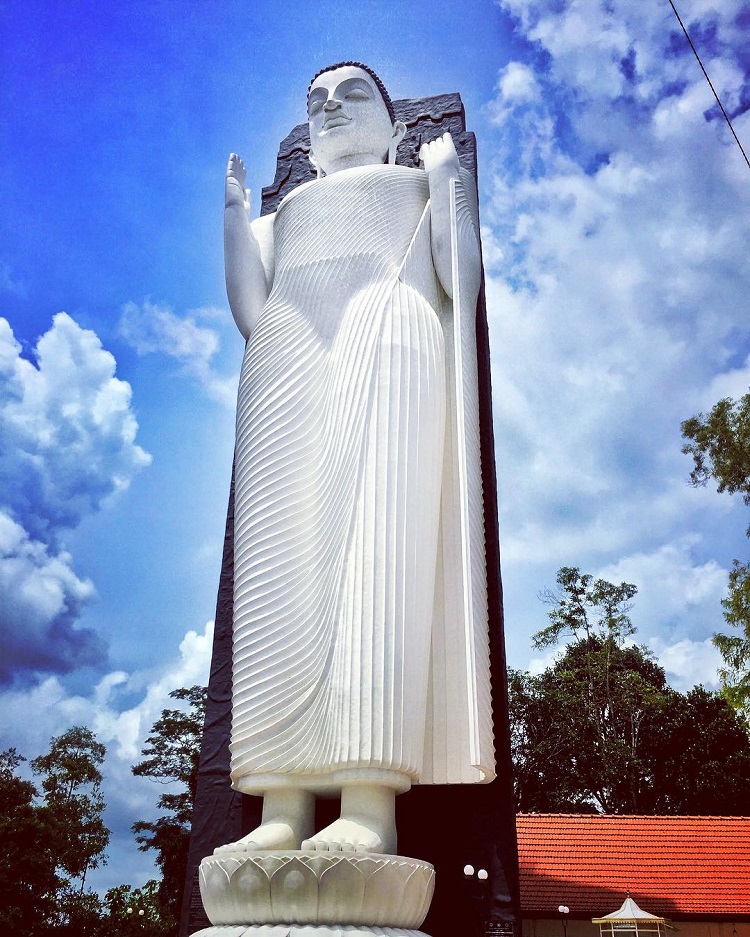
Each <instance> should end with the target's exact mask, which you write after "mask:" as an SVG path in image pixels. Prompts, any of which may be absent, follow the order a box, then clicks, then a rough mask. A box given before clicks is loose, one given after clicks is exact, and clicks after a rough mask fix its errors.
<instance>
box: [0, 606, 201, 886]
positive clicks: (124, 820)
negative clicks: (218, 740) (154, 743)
mask: <svg viewBox="0 0 750 937" xmlns="http://www.w3.org/2000/svg"><path fill="white" fill-rule="evenodd" d="M212 640H213V622H212V621H210V622H207V624H206V625H205V626H204V628H203V629H202V630H201V631H196V630H190V631H188V632H187V633H186V634H185V635H184V637H183V639H182V641H181V642H180V645H179V650H178V653H177V654H176V655H175V656H174V657H173V658H172V659H171V660H168V661H166V662H165V663H164V664H163V665H162V666H160V667H158V668H155V669H154V670H152V671H148V672H145V671H144V672H136V673H126V672H124V671H112V672H110V673H108V674H106V675H105V676H104V677H102V678H101V679H100V680H99V682H98V683H97V684H96V685H95V686H94V687H93V688H92V689H91V691H90V692H89V693H87V694H85V695H83V694H81V695H79V694H75V693H71V692H70V691H68V690H67V689H66V688H65V686H64V684H63V683H62V682H61V681H60V680H59V678H58V677H56V676H50V677H47V678H46V679H43V680H41V681H39V682H38V683H37V684H36V685H35V686H33V687H31V688H11V689H6V690H5V691H0V736H2V738H3V744H4V745H6V746H11V745H12V746H14V747H16V748H17V749H18V751H19V752H21V753H22V754H23V755H24V756H25V757H26V758H29V759H31V758H34V757H35V756H36V755H40V754H42V753H44V752H45V751H46V750H47V748H48V745H49V741H50V739H51V738H52V737H53V736H55V735H59V734H60V733H62V732H65V731H66V730H67V729H69V728H70V727H71V726H73V725H86V726H88V727H89V728H90V729H91V730H92V731H93V732H95V733H96V736H97V738H98V739H99V741H100V742H102V743H103V744H104V745H105V746H106V748H107V755H106V758H105V762H104V770H103V773H104V785H103V787H104V796H105V800H106V803H107V810H106V813H105V822H106V823H107V824H108V826H109V827H110V828H111V829H112V831H113V842H112V844H111V850H114V849H116V850H117V853H118V863H117V865H116V866H115V867H114V868H112V869H108V868H105V869H103V870H99V871H97V873H96V874H95V876H94V878H93V879H92V884H93V886H94V887H95V888H99V889H102V890H104V889H106V888H109V887H111V886H113V885H116V884H118V883H120V882H122V881H123V880H124V881H130V882H134V883H137V882H143V881H145V880H146V879H147V878H149V877H154V873H153V861H152V858H151V857H150V856H146V857H144V856H143V855H142V854H141V853H139V852H137V850H136V844H135V840H134V838H133V836H132V833H131V830H130V827H131V824H132V823H133V822H134V821H135V820H137V819H146V820H151V819H154V818H155V816H156V809H155V807H156V800H157V798H158V796H159V795H160V794H161V793H163V789H159V790H155V789H154V786H153V784H152V782H150V781H149V779H146V778H135V777H133V774H132V772H131V767H132V765H133V764H134V763H135V762H136V761H137V760H138V759H139V758H140V752H141V749H142V748H143V745H144V742H145V740H146V737H147V735H148V734H149V731H150V729H151V726H152V725H153V723H154V722H155V721H156V720H157V719H158V718H159V715H160V714H161V711H162V709H165V708H170V709H179V708H180V707H181V706H183V705H184V704H183V703H181V702H180V701H178V700H171V699H170V698H169V693H170V692H171V691H172V690H174V689H177V688H178V687H183V686H193V685H196V684H198V685H205V684H206V683H207V682H208V673H209V668H210V660H211V647H212ZM29 713H33V714H34V718H33V719H29V718H28V714H29ZM124 869H125V870H126V871H124Z"/></svg>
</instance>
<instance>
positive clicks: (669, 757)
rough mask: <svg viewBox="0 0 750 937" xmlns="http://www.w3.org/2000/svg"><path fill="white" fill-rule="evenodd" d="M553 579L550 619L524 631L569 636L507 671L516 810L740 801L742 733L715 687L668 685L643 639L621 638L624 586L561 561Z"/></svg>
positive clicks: (739, 806) (729, 809)
mask: <svg viewBox="0 0 750 937" xmlns="http://www.w3.org/2000/svg"><path fill="white" fill-rule="evenodd" d="M557 583H558V590H557V591H556V592H554V593H551V592H547V593H544V595H543V598H544V600H545V601H548V602H553V607H552V609H551V611H550V613H549V618H550V620H551V623H552V624H551V626H548V627H547V628H545V629H542V630H541V631H540V632H537V634H536V635H535V636H534V641H535V644H536V646H550V645H551V644H552V643H553V641H554V640H555V639H556V638H557V639H561V638H563V637H569V638H572V641H571V642H570V643H569V644H568V645H567V646H566V647H565V649H564V652H563V653H562V655H561V657H560V658H559V659H558V660H557V661H556V662H555V663H554V664H552V665H551V666H550V667H547V668H546V669H545V670H544V671H543V672H542V673H540V674H538V675H531V674H527V673H519V672H513V671H512V672H511V674H510V681H509V691H510V693H509V696H510V716H511V742H512V749H513V760H514V765H515V790H516V799H517V807H518V809H520V810H522V811H535V812H603V813H646V814H654V813H682V814H685V813H704V814H738V813H743V812H746V810H747V803H748V802H750V739H749V738H748V736H747V733H746V732H745V731H744V728H743V726H742V724H741V722H740V721H739V719H738V717H737V715H736V713H735V712H734V711H733V710H732V708H731V707H730V706H729V705H728V704H727V702H726V700H724V699H723V698H722V697H721V696H719V695H718V694H716V693H709V692H707V691H706V690H704V689H703V688H702V687H696V688H695V689H693V690H691V691H690V693H687V694H682V693H678V692H677V691H676V690H673V689H672V688H671V687H669V686H668V685H667V682H666V677H665V674H664V671H663V669H662V668H661V667H660V666H659V665H658V663H657V662H656V661H655V660H654V659H653V657H652V655H651V654H650V653H649V652H648V650H647V649H646V648H643V647H638V646H635V645H632V644H626V643H625V641H626V640H627V639H628V638H629V637H630V636H631V635H632V634H633V633H635V627H634V626H633V624H632V621H631V620H630V618H629V616H628V614H627V609H628V607H629V606H628V603H629V602H630V600H631V599H632V598H634V597H635V595H636V592H637V590H636V588H635V586H633V585H632V584H629V583H620V584H619V585H615V584H613V583H608V582H606V581H605V580H596V581H594V580H593V579H592V577H590V576H587V575H583V574H581V573H580V571H579V570H578V569H577V568H575V567H564V568H563V569H561V570H560V572H559V573H558V578H557ZM561 623H563V624H562V625H561ZM553 629H556V633H555V632H554V631H553Z"/></svg>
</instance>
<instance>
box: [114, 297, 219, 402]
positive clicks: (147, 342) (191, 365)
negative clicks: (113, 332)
mask: <svg viewBox="0 0 750 937" xmlns="http://www.w3.org/2000/svg"><path fill="white" fill-rule="evenodd" d="M221 315H223V317H224V318H226V317H227V316H228V313H226V312H222V310H218V309H216V308H215V307H206V308H205V309H191V310H189V312H188V313H187V315H185V316H177V315H175V313H174V312H173V311H172V309H171V308H170V307H168V306H160V305H157V304H156V303H151V302H149V301H148V300H146V301H145V302H144V303H143V304H142V305H140V306H139V305H137V304H136V303H133V302H129V303H126V304H125V306H124V307H123V310H122V315H121V316H120V326H119V327H120V334H121V335H122V336H123V338H125V340H126V341H128V342H129V343H130V344H131V345H132V346H133V347H134V348H135V350H136V351H137V352H138V354H139V355H146V354H154V353H160V354H164V355H168V356H169V357H171V358H175V359H176V360H177V361H179V362H180V364H181V365H182V367H183V369H184V371H185V372H186V373H187V374H189V375H191V376H192V377H194V378H196V379H197V380H198V381H199V383H200V384H201V386H202V387H203V388H204V390H205V391H206V393H207V394H208V395H209V397H211V398H212V399H213V400H216V401H217V402H218V403H221V404H223V405H224V406H227V407H234V405H235V403H236V397H237V376H236V375H230V376H229V377H225V376H222V375H220V374H218V373H217V372H216V370H215V367H214V359H215V358H216V355H217V353H218V351H219V348H220V338H219V333H218V332H217V331H216V329H212V328H207V327H206V326H204V325H200V324H199V323H198V321H197V320H198V319H201V318H202V319H205V320H208V321H216V320H217V319H219V317H220V316H221Z"/></svg>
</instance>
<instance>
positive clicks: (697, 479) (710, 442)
mask: <svg viewBox="0 0 750 937" xmlns="http://www.w3.org/2000/svg"><path fill="white" fill-rule="evenodd" d="M681 430H682V435H683V437H684V438H685V440H687V441H686V443H685V445H684V446H683V447H682V451H683V452H684V453H686V454H687V455H691V456H692V457H693V469H692V471H691V473H690V481H691V483H692V484H693V485H696V486H697V485H705V484H707V483H708V482H709V481H711V480H713V481H715V482H716V488H717V491H719V492H722V491H726V492H728V493H729V494H737V493H739V494H741V495H742V499H743V501H744V502H745V504H746V505H748V506H750V393H747V394H745V395H744V396H743V397H741V398H740V399H739V400H737V401H735V400H732V399H731V398H725V399H723V400H720V401H719V402H718V403H717V404H715V405H714V407H713V408H712V409H711V411H710V413H709V414H708V415H707V416H706V415H704V414H702V413H699V414H698V416H694V417H691V418H690V419H688V420H685V421H684V422H683V423H682V424H681ZM747 534H748V536H750V527H748V530H747ZM722 605H723V607H724V618H725V619H726V622H727V624H728V625H730V626H731V627H732V628H735V629H737V631H739V632H740V633H739V634H729V635H727V634H716V635H714V639H713V640H714V644H715V645H716V647H717V648H718V649H719V652H720V653H721V656H722V658H723V659H724V664H725V667H724V668H723V670H722V671H721V677H722V682H723V685H724V695H725V696H726V698H727V699H728V700H729V702H730V703H731V704H732V705H733V706H734V707H735V708H736V709H738V710H740V711H741V712H742V713H743V714H744V716H745V719H746V720H747V721H748V724H750V562H748V563H741V562H740V561H739V560H734V563H733V567H732V570H731V572H730V574H729V590H728V593H727V597H726V598H725V599H724V600H723V601H722Z"/></svg>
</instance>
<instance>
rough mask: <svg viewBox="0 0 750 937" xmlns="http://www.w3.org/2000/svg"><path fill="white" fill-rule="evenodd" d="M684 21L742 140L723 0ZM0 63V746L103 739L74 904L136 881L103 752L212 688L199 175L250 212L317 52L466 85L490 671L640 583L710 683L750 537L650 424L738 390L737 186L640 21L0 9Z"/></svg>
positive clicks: (744, 341)
mask: <svg viewBox="0 0 750 937" xmlns="http://www.w3.org/2000/svg"><path fill="white" fill-rule="evenodd" d="M678 9H679V10H680V12H681V14H682V16H683V19H684V20H685V22H686V23H688V25H689V27H690V29H691V31H692V32H693V35H694V38H695V39H696V41H697V42H698V45H699V49H700V51H701V54H702V55H703V57H704V62H705V64H706V66H707V68H708V70H709V73H710V74H711V77H712V80H713V82H714V85H715V86H716V87H717V89H718V91H719V93H720V95H721V96H722V100H723V102H724V104H725V106H726V107H727V109H728V110H729V111H730V113H732V114H734V115H735V127H736V130H737V133H738V135H739V137H740V139H741V140H742V141H743V143H744V145H745V148H746V149H750V116H749V115H748V112H747V108H748V106H749V105H750V50H748V44H747V41H746V39H747V31H748V26H750V7H748V5H747V3H744V4H743V3H742V2H740V0H716V2H713V3H712V2H708V0H689V2H688V0H682V2H681V3H679V4H678ZM0 47H1V48H2V50H3V51H2V55H0V204H2V206H3V210H2V212H0V320H2V321H0V627H1V628H2V632H1V634H2V638H1V640H2V648H1V650H0V681H1V682H0V747H3V748H5V747H7V746H10V745H15V746H16V747H17V748H18V749H19V750H20V751H21V752H23V753H24V754H26V755H28V756H29V757H33V756H34V755H36V754H38V753H39V752H41V751H43V750H44V748H45V746H46V745H47V743H48V741H49V738H50V736H52V735H53V734H56V733H59V732H61V731H63V730H65V729H66V728H68V727H69V726H70V725H71V724H73V723H76V722H85V723H87V724H88V725H90V726H91V728H93V729H95V730H96V731H97V732H98V734H99V737H100V739H101V740H102V741H103V742H105V744H106V745H107V746H108V749H109V755H108V759H107V781H106V784H107V797H108V802H109V811H108V815H107V819H108V822H109V824H110V826H111V827H112V829H113V831H114V834H115V835H114V838H113V842H112V846H111V848H110V856H111V861H110V865H109V866H108V867H107V868H105V869H104V870H103V871H101V872H100V873H98V875H97V879H96V882H95V884H96V885H97V886H99V887H107V886H109V885H110V884H115V883H118V882H121V881H129V882H132V883H133V884H141V883H142V881H144V880H145V878H147V877H148V876H149V875H150V874H151V865H150V859H149V857H147V856H143V855H141V854H139V853H137V851H136V849H135V844H134V840H133V837H132V835H131V834H130V832H129V826H130V824H131V823H132V822H133V821H134V820H136V819H139V818H148V817H150V816H153V804H154V802H155V800H156V798H157V796H158V794H159V793H160V790H159V789H158V788H156V787H155V786H154V785H152V784H151V783H150V782H149V781H148V780H146V779H133V778H131V777H130V773H129V766H130V765H131V764H132V763H133V761H134V760H136V758H137V756H138V751H139V749H140V747H141V745H142V743H143V739H144V738H145V735H146V734H147V732H148V729H149V727H150V725H151V723H152V722H153V721H154V719H155V718H156V717H157V716H158V714H159V712H160V710H161V708H162V707H163V706H165V705H167V703H168V700H167V694H168V692H169V690H171V689H173V688H175V687H178V686H183V685H189V684H191V683H196V682H203V681H205V680H206V679H207V672H208V659H209V651H210V633H211V624H210V623H211V618H212V616H213V612H214V602H215V596H216V587H217V583H218V574H219V565H220V557H221V544H222V538H223V527H224V514H225V510H226V501H227V494H228V484H229V476H230V470H231V458H232V445H233V397H234V394H235V390H236V382H237V377H238V370H239V363H240V359H241V354H242V346H241V340H240V337H239V335H238V333H236V330H235V328H234V325H233V323H232V321H231V317H230V315H229V311H228V307H227V303H226V296H225V293H224V284H223V262H222V186H223V174H224V167H225V164H226V158H227V154H228V153H229V152H230V151H232V150H236V151H238V152H239V153H241V154H242V155H243V156H244V158H245V162H246V164H247V165H248V167H249V177H250V178H249V185H250V186H251V188H252V189H253V192H254V193H257V196H259V193H260V187H261V186H262V185H267V184H268V183H270V181H271V180H272V178H273V175H274V167H275V154H276V150H277V147H278V143H279V141H280V140H281V139H282V138H283V137H284V136H285V135H286V133H287V132H288V131H289V129H291V127H292V126H293V125H294V124H296V123H298V122H299V121H301V120H302V119H303V117H304V96H305V92H306V88H307V84H308V81H309V79H310V77H311V76H312V75H313V74H314V73H315V72H316V71H317V70H318V69H319V68H320V67H322V66H324V65H327V64H330V63H331V62H334V61H338V60H341V59H359V60H362V61H365V62H367V63H369V64H371V65H372V66H373V67H374V68H375V69H376V70H377V71H378V72H379V73H380V74H381V75H382V77H383V79H384V80H385V82H386V84H387V85H388V87H389V89H390V91H391V93H392V95H393V96H394V97H416V96H425V95H430V94H438V93H442V92H446V91H460V92H461V94H462V97H463V99H464V103H465V106H466V112H467V120H468V124H469V127H470V129H473V130H474V131H475V132H476V134H477V137H478V143H479V161H480V196H481V211H482V221H483V227H484V231H483V237H484V249H485V264H486V272H487V295H488V305H489V316H490V328H491V340H492V355H493V389H494V398H495V434H496V439H497V462H498V474H499V479H498V484H499V492H500V515H501V516H500V524H501V545H502V551H503V579H504V584H505V590H506V619H507V643H508V653H509V659H510V663H511V664H512V665H513V666H516V667H529V666H531V667H539V666H542V664H543V663H544V661H543V660H541V659H540V658H539V656H538V655H537V654H535V652H533V651H532V649H531V647H530V641H529V637H530V635H531V634H532V633H533V632H534V631H536V630H538V629H539V628H541V627H542V626H543V625H544V623H545V613H546V610H545V607H544V606H543V605H542V604H541V603H540V601H539V600H538V598H537V596H538V593H539V592H540V591H541V590H543V589H545V588H546V587H549V586H552V585H553V584H554V579H555V572H556V570H557V569H558V568H559V567H560V566H563V565H577V566H580V567H581V568H582V569H584V570H586V571H588V572H591V573H594V574H596V575H602V576H604V577H606V578H609V579H613V580H617V581H620V580H622V579H625V580H627V581H630V582H634V583H635V584H636V585H637V586H638V587H639V596H638V598H637V600H636V603H635V606H634V608H633V611H632V616H633V620H634V622H635V624H636V625H637V627H638V629H639V633H638V638H639V639H640V640H641V641H643V642H644V643H646V644H648V645H649V646H650V647H651V648H652V649H653V651H654V652H655V653H656V654H657V656H658V658H659V660H660V662H661V663H662V665H663V666H665V667H666V669H667V673H668V677H669V679H670V681H671V682H672V683H673V685H675V686H676V687H679V688H681V689H684V688H687V687H689V686H691V685H692V684H693V683H697V682H703V683H705V684H706V685H707V686H709V687H713V686H715V685H716V667H717V657H716V654H715V652H714V651H713V649H712V648H711V646H710V640H709V639H710V636H711V634H712V633H713V632H714V631H715V630H717V629H719V628H721V626H722V618H721V608H720V600H721V597H722V595H723V594H724V591H725V585H726V577H727V573H728V570H729V568H730V566H731V561H732V559H733V558H734V557H738V558H741V559H745V558H746V556H747V542H746V540H745V538H744V530H745V528H746V526H747V516H746V509H745V508H744V507H743V506H742V504H741V503H734V502H733V501H732V500H731V499H730V498H728V497H727V496H719V495H717V494H716V493H715V492H713V491H712V490H710V489H704V490H693V489H691V488H690V487H689V486H688V485H687V484H686V479H687V475H688V473H689V469H690V464H689V460H688V459H687V458H686V457H685V456H683V455H681V454H680V445H681V440H680V432H679V424H680V421H681V420H682V419H684V418H686V417H688V416H690V415H692V414H694V413H696V412H698V411H700V410H703V411H705V410H707V409H708V408H709V407H710V406H711V405H712V403H713V402H714V401H715V400H717V399H719V398H720V397H722V396H739V395H740V394H742V393H745V392H746V391H747V389H748V385H750V358H749V355H750V317H749V316H748V311H749V310H748V306H749V305H750V303H749V300H750V261H749V260H748V257H749V256H750V255H748V250H747V245H748V235H749V234H750V212H749V211H748V203H749V201H750V200H749V198H748V192H749V191H750V170H748V167H747V165H746V164H745V162H744V160H743V158H742V155H741V154H740V152H739V150H738V149H737V147H736V146H735V145H734V143H733V141H732V140H731V137H730V135H729V131H728V129H727V128H726V126H725V125H724V124H723V122H722V121H721V120H720V119H717V112H716V106H715V104H714V101H713V97H712V95H711V91H710V89H709V87H708V86H707V84H706V82H705V79H704V78H703V76H702V74H701V72H700V69H699V67H698V64H697V62H696V61H695V59H694V58H693V56H692V53H690V51H689V49H688V48H687V46H686V44H685V42H684V39H683V38H682V36H681V33H680V32H679V27H678V24H677V22H676V20H675V19H674V15H673V14H672V11H671V9H670V8H669V4H668V3H667V2H666V0H664V2H663V3H662V2H657V3H653V4H650V5H647V6H643V5H636V4H632V3H629V2H625V0H614V2H604V0H570V2H557V0H501V2H491V0H465V2H462V3H460V4H459V3H441V2H437V3H434V2H433V3H428V2H426V0H415V2H412V3H408V4H405V3H402V2H395V0H393V2H392V0H388V2H379V3H370V4H366V3H362V2H359V3H357V4H354V5H351V6H349V7H345V6H344V5H342V4H340V3H336V4H334V3H332V2H319V3H311V2H305V0H297V2H294V3H292V2H288V0H284V2H276V3H274V4H270V3H260V2H259V3H255V4H248V3H231V4H230V3H226V2H222V0H216V2H212V3H198V2H195V0H186V2H183V3H181V4H179V5H177V4H172V3H166V2H160V0H155V2H154V0H151V2H130V3H126V4H114V5H112V4H103V3H94V2H81V0H69V2H67V3H66V4H64V5H63V4H58V3H47V4H45V3H41V2H31V3H20V2H18V0H10V2H2V3H0ZM258 204H259V198H258V197H256V198H255V208H256V211H257V207H258ZM30 713H33V718H30V715H29V714H30Z"/></svg>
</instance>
